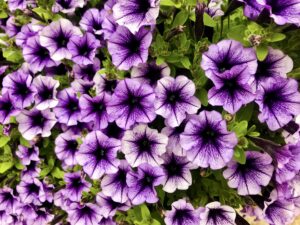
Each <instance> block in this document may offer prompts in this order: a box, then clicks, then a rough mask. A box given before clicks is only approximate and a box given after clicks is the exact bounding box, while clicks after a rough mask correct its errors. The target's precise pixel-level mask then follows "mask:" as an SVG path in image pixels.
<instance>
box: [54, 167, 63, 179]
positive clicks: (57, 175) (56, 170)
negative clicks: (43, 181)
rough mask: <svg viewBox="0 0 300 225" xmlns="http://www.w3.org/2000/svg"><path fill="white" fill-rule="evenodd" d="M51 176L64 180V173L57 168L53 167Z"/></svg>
mask: <svg viewBox="0 0 300 225" xmlns="http://www.w3.org/2000/svg"><path fill="white" fill-rule="evenodd" d="M51 174H52V176H53V177H55V178H57V179H63V178H64V171H62V170H61V169H59V168H58V167H55V168H54V169H53V170H52V172H51Z"/></svg>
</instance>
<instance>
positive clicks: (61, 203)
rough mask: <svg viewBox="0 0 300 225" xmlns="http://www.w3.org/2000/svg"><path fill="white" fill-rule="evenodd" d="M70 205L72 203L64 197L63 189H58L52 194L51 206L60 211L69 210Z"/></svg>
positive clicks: (64, 191)
mask: <svg viewBox="0 0 300 225" xmlns="http://www.w3.org/2000/svg"><path fill="white" fill-rule="evenodd" d="M72 203H74V202H73V201H71V200H70V199H69V198H67V197H66V190H65V189H60V190H59V191H57V192H55V193H54V199H53V204H54V205H55V206H57V207H60V208H61V209H62V210H64V211H67V210H69V209H70V206H71V204H72Z"/></svg>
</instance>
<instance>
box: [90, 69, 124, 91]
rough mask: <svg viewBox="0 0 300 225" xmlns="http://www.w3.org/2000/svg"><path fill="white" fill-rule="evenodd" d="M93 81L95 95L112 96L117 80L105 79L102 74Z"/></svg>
mask: <svg viewBox="0 0 300 225" xmlns="http://www.w3.org/2000/svg"><path fill="white" fill-rule="evenodd" d="M93 81H94V83H95V89H96V94H97V95H101V94H102V93H105V94H108V95H112V94H113V93H114V91H115V88H116V87H117V84H118V81H117V80H111V79H107V78H106V76H105V75H104V74H101V75H96V76H95V77H94V79H93Z"/></svg>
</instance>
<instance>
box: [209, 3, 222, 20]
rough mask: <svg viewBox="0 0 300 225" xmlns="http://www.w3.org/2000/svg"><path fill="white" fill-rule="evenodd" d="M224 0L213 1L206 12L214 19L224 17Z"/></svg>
mask: <svg viewBox="0 0 300 225" xmlns="http://www.w3.org/2000/svg"><path fill="white" fill-rule="evenodd" d="M223 4H224V2H223V0H212V1H210V2H209V4H208V5H207V7H206V8H205V12H206V13H207V14H208V15H209V16H210V17H212V18H217V17H220V16H223V15H224V12H223V10H222V5H223Z"/></svg>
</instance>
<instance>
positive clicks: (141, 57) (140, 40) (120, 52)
mask: <svg viewBox="0 0 300 225" xmlns="http://www.w3.org/2000/svg"><path fill="white" fill-rule="evenodd" d="M151 41H152V33H151V31H150V30H148V29H146V28H144V27H142V28H141V29H140V30H139V31H138V32H137V33H136V34H132V33H131V32H130V31H129V30H128V29H127V28H126V27H123V26H119V27H118V28H117V30H116V32H114V33H113V34H112V36H111V37H110V38H109V39H108V43H107V47H108V51H109V53H110V55H111V57H112V62H113V64H114V65H115V66H116V67H117V68H118V69H120V70H128V69H130V68H131V67H133V66H137V65H138V64H140V63H145V62H146V61H147V59H148V49H149V47H150V44H151Z"/></svg>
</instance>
